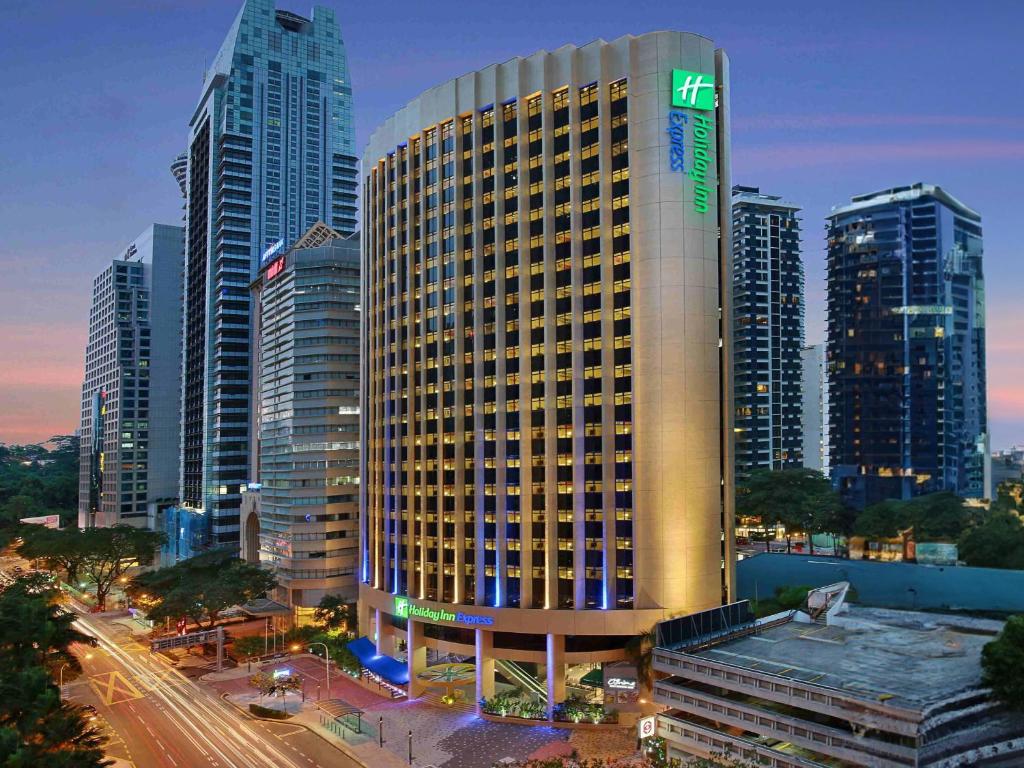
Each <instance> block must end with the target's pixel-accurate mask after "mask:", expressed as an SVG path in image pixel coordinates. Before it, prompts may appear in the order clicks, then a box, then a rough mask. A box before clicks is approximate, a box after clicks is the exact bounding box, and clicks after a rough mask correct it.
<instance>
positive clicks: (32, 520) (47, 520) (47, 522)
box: [20, 515, 60, 529]
mask: <svg viewBox="0 0 1024 768" xmlns="http://www.w3.org/2000/svg"><path fill="white" fill-rule="evenodd" d="M20 522H22V523H25V524H27V525H42V526H45V527H46V528H54V529H56V528H60V515H40V516H39V517H23V518H21V521H20Z"/></svg>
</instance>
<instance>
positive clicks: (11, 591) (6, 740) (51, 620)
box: [0, 580, 110, 768]
mask: <svg viewBox="0 0 1024 768" xmlns="http://www.w3.org/2000/svg"><path fill="white" fill-rule="evenodd" d="M36 586H37V585H35V584H33V583H32V581H31V580H18V581H17V582H15V583H14V584H13V585H11V586H9V587H7V589H5V590H3V592H0V765H2V766H10V768H22V767H24V768H28V766H32V768H100V767H101V766H106V765H109V764H110V763H109V762H108V761H106V760H104V759H103V750H102V745H103V740H102V738H101V737H100V735H99V734H98V733H97V732H96V731H95V730H93V729H92V728H91V727H90V726H89V725H88V724H87V723H86V722H85V721H84V720H83V719H82V717H81V715H80V714H79V712H78V710H77V708H76V707H74V706H72V705H70V704H67V703H64V702H62V701H61V699H60V692H59V690H58V688H57V684H56V678H57V677H58V676H59V671H58V670H59V668H60V665H62V664H63V663H68V664H70V665H71V666H72V667H74V668H79V667H78V663H77V661H75V659H74V656H72V655H71V653H70V646H71V644H72V643H75V642H81V641H84V640H85V639H86V638H85V636H83V635H81V634H79V633H78V632H77V631H76V630H75V629H74V628H73V627H72V622H73V621H74V616H73V614H69V613H66V612H64V611H62V610H60V608H59V607H58V606H57V605H56V604H55V603H54V602H53V598H52V592H47V591H41V590H39V589H37V588H36Z"/></svg>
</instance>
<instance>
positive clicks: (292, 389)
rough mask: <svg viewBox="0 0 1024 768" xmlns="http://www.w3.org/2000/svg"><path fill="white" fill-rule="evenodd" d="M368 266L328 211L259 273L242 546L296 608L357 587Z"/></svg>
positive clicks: (348, 594)
mask: <svg viewBox="0 0 1024 768" xmlns="http://www.w3.org/2000/svg"><path fill="white" fill-rule="evenodd" d="M359 268H360V255H359V239H358V236H356V235H349V236H345V237H343V236H342V235H340V234H339V233H338V232H337V231H336V230H333V229H331V228H329V227H327V226H326V225H325V224H322V223H320V224H317V225H316V226H314V227H313V228H312V229H311V230H310V231H309V232H308V233H307V234H306V235H305V236H303V237H302V238H300V239H299V241H298V242H297V243H296V244H295V246H294V247H293V248H292V249H290V250H288V251H286V252H285V253H283V254H281V255H280V256H278V257H276V258H274V259H271V260H270V261H268V262H267V263H266V264H264V265H263V267H262V268H261V269H260V275H259V278H257V280H256V282H255V283H254V284H253V292H254V299H255V306H256V310H255V311H256V323H257V324H258V328H257V332H258V350H259V351H258V355H259V359H258V362H257V371H256V375H257V377H258V391H257V393H256V396H255V400H254V408H255V409H256V410H257V411H258V415H257V417H256V418H257V421H258V431H259V441H258V446H259V447H258V451H257V455H258V462H259V469H258V478H259V489H260V490H259V503H258V504H257V505H255V508H254V509H253V510H252V511H248V509H247V510H246V511H247V512H248V514H247V515H245V516H244V517H243V525H242V532H243V535H242V539H243V542H244V544H245V545H247V546H245V545H244V546H243V547H242V550H243V552H245V553H247V556H248V558H249V559H258V560H260V561H262V562H263V563H265V564H267V565H269V566H271V567H273V569H274V573H275V576H276V577H277V581H278V587H277V591H276V594H275V596H276V597H277V599H279V600H280V601H281V602H283V603H285V604H287V605H290V606H292V607H293V608H294V609H295V611H296V614H297V615H301V614H303V613H309V612H311V611H312V610H313V609H314V608H315V607H316V606H317V604H318V603H319V602H320V600H321V598H323V597H324V595H327V594H331V595H339V596H342V597H344V598H346V599H349V600H351V601H352V602H355V599H356V597H357V595H358V589H357V581H356V565H357V563H358V552H359V550H358V546H359V346H360V345H359ZM247 506H248V505H247ZM243 514H245V513H243Z"/></svg>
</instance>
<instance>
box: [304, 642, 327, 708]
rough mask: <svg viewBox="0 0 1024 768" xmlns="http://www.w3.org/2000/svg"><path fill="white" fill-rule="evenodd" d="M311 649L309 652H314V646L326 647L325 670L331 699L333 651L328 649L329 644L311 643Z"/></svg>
mask: <svg viewBox="0 0 1024 768" xmlns="http://www.w3.org/2000/svg"><path fill="white" fill-rule="evenodd" d="M309 645H310V646H311V647H310V649H309V652H310V653H312V652H313V648H312V646H314V645H322V646H323V647H324V669H326V670H327V698H328V699H329V698H331V649H330V648H328V647H327V643H310V644H309Z"/></svg>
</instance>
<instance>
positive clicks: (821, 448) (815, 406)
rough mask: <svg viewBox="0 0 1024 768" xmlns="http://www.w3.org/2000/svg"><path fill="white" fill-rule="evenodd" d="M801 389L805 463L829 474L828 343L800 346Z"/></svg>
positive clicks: (801, 423) (810, 467) (811, 467)
mask: <svg viewBox="0 0 1024 768" xmlns="http://www.w3.org/2000/svg"><path fill="white" fill-rule="evenodd" d="M800 361H801V378H800V389H801V393H802V397H803V405H802V407H801V410H800V434H801V440H802V442H803V448H802V450H801V453H802V455H803V462H804V466H805V467H807V469H816V470H818V471H819V472H821V473H822V474H824V475H825V476H826V477H827V476H828V474H829V452H828V374H827V371H826V368H825V345H824V344H812V345H810V346H807V347H804V348H803V349H802V350H800Z"/></svg>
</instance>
